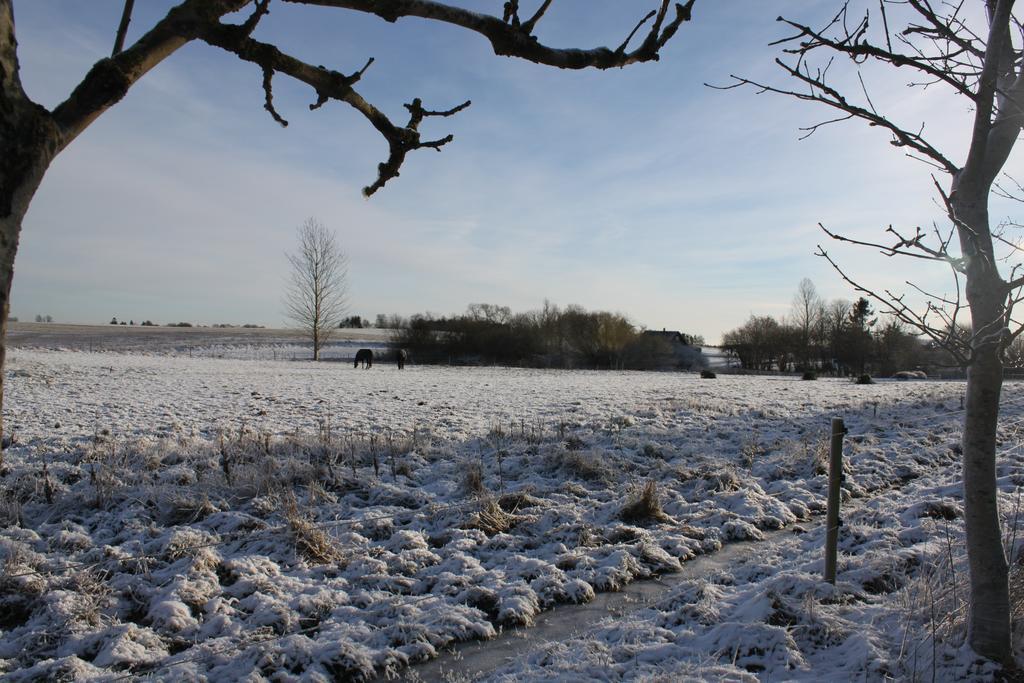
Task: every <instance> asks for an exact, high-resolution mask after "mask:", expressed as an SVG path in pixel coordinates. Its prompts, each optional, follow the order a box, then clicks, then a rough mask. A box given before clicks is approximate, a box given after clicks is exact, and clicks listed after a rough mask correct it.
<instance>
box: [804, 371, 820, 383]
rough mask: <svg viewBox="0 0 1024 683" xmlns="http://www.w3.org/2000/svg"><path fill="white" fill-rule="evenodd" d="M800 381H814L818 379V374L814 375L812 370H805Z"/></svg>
mask: <svg viewBox="0 0 1024 683" xmlns="http://www.w3.org/2000/svg"><path fill="white" fill-rule="evenodd" d="M800 379H803V380H808V381H811V380H816V379H818V373H816V372H815V371H814V370H805V371H804V374H803V375H802V376H801V377H800Z"/></svg>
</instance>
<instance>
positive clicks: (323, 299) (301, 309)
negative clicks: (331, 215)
mask: <svg viewBox="0 0 1024 683" xmlns="http://www.w3.org/2000/svg"><path fill="white" fill-rule="evenodd" d="M298 238H299V248H298V250H296V252H295V253H294V254H288V255H287V256H288V262H289V263H290V264H291V266H292V270H291V277H290V279H289V281H288V288H287V290H286V291H285V297H284V303H285V311H286V314H287V315H288V318H289V319H290V320H291V321H292V322H294V323H295V324H296V325H297V326H298V327H299V328H300V329H302V330H305V331H306V332H308V333H309V338H310V341H312V342H313V360H320V349H322V348H323V347H324V344H326V343H327V342H328V340H329V339H330V336H331V332H333V331H334V330H335V329H337V327H338V326H339V325H340V324H341V321H342V319H343V318H344V317H345V313H346V312H347V310H348V257H347V256H346V255H345V252H344V251H342V249H341V247H339V246H338V242H337V240H335V238H334V233H333V232H331V231H330V230H328V229H327V228H326V227H325V226H324V225H323V223H321V222H320V221H318V220H317V219H315V218H307V219H306V222H305V223H303V224H302V226H301V227H300V228H299V230H298Z"/></svg>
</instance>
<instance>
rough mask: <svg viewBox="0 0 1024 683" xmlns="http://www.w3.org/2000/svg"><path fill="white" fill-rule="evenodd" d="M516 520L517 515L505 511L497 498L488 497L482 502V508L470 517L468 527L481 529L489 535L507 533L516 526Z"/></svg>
mask: <svg viewBox="0 0 1024 683" xmlns="http://www.w3.org/2000/svg"><path fill="white" fill-rule="evenodd" d="M516 521H517V520H516V517H515V515H510V514H509V513H507V512H505V511H504V510H502V509H501V505H499V504H498V502H497V501H496V500H494V499H493V498H490V497H488V498H485V499H483V500H482V501H481V502H480V509H479V510H478V511H476V512H474V513H473V515H472V516H471V517H470V520H469V523H468V524H466V528H468V529H479V530H480V531H482V532H484V533H485V534H487V535H488V536H493V535H495V534H503V533H505V532H506V531H508V530H509V529H511V528H512V527H513V526H515V524H516Z"/></svg>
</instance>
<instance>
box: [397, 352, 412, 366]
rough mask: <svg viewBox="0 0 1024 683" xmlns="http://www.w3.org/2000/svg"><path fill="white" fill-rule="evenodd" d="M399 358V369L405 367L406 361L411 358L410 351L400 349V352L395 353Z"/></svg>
mask: <svg viewBox="0 0 1024 683" xmlns="http://www.w3.org/2000/svg"><path fill="white" fill-rule="evenodd" d="M395 357H396V358H397V359H398V369H399V370H401V369H402V368H404V367H405V361H407V360H409V352H408V351H406V350H405V349H398V353H397V354H395Z"/></svg>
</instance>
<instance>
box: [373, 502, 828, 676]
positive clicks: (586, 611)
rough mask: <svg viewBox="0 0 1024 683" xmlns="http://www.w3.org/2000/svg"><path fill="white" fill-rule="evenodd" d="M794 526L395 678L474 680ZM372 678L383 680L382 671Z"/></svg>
mask: <svg viewBox="0 0 1024 683" xmlns="http://www.w3.org/2000/svg"><path fill="white" fill-rule="evenodd" d="M823 522H824V520H823V519H820V518H819V519H817V520H815V521H812V522H809V523H804V524H801V525H800V529H801V530H803V531H807V532H811V531H813V530H815V529H817V528H818V527H820V526H821V525H822V523H823ZM794 531H795V527H789V528H786V529H780V530H778V531H771V532H764V538H763V539H761V540H758V541H738V542H734V543H730V544H728V545H726V546H724V547H723V548H722V549H721V550H719V551H717V552H714V553H710V554H707V555H699V556H697V557H695V558H694V559H692V560H690V561H689V562H685V563H683V566H682V567H683V568H682V570H680V571H678V572H674V573H671V574H662V575H661V576H659V577H657V578H654V579H641V580H638V581H634V582H633V583H630V584H628V585H627V586H626V587H624V588H623V589H622V590H620V591H617V592H605V593H598V594H597V595H596V596H595V597H594V599H593V600H591V601H590V602H588V603H585V604H582V605H574V604H564V605H558V606H556V607H553V608H552V609H550V610H547V611H545V612H542V613H541V614H540V615H538V616H537V619H536V621H535V623H534V625H533V626H530V627H526V628H523V627H517V628H511V629H506V630H504V631H502V632H501V633H499V634H498V636H497V637H496V638H492V639H491V640H474V641H468V642H464V643H459V644H458V645H456V646H455V647H454V648H452V649H451V650H449V651H446V652H445V653H444V654H442V655H441V656H439V657H437V658H436V659H432V660H430V661H428V662H423V663H422V664H417V665H415V666H411V667H409V668H408V669H406V670H405V671H403V672H402V673H401V675H400V678H399V680H402V681H409V682H410V683H412V682H416V681H475V680H478V679H480V678H481V677H483V676H486V675H487V674H488V673H490V672H492V671H494V670H496V669H498V668H500V667H503V666H505V665H506V664H508V663H509V662H511V661H512V660H514V659H515V658H516V657H519V656H521V655H523V654H525V653H527V652H529V651H530V650H532V649H533V648H535V647H537V646H538V645H541V644H543V643H551V642H554V641H560V640H568V639H571V638H573V637H576V636H579V635H581V634H585V633H586V632H587V631H589V630H590V629H592V628H594V627H595V626H597V625H598V624H599V623H600V622H601V620H602V619H605V618H607V617H620V616H623V615H626V614H628V613H630V612H633V611H634V610H638V609H642V608H644V607H647V606H649V605H651V604H653V603H656V602H658V601H659V600H660V599H661V598H663V597H665V596H666V595H668V594H669V592H670V591H671V590H672V589H673V588H674V587H676V586H677V585H679V584H680V583H682V582H683V581H688V580H690V579H695V578H700V577H702V576H705V575H709V574H713V573H715V572H718V571H721V570H725V569H728V568H729V567H731V566H734V565H735V564H737V563H738V562H739V561H742V560H744V559H746V558H748V557H750V556H751V555H752V554H753V553H754V552H757V550H759V549H761V548H763V547H764V546H765V545H769V544H772V543H774V542H777V541H779V540H780V539H781V538H784V537H789V536H792V535H793V533H794ZM823 552H824V550H823ZM376 680H384V677H382V676H381V677H378V678H377V679H376Z"/></svg>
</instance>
